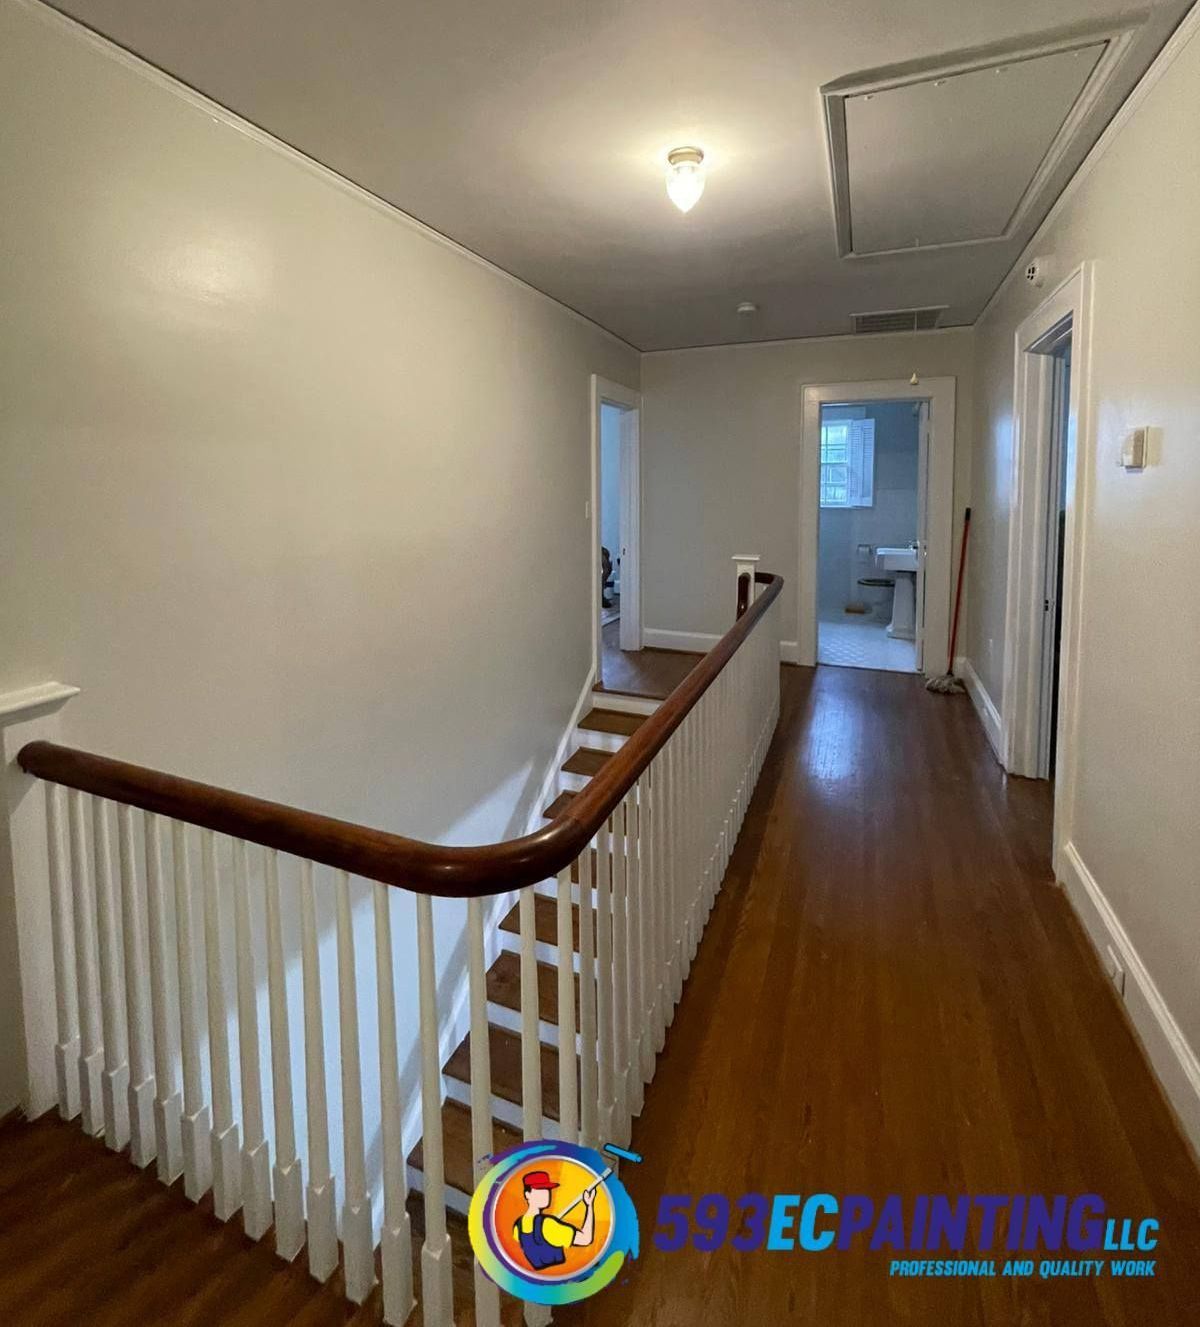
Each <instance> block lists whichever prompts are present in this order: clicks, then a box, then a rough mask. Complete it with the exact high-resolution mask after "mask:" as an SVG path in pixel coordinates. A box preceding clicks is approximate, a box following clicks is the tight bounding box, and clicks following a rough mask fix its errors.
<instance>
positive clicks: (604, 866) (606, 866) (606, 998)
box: [596, 818, 616, 1142]
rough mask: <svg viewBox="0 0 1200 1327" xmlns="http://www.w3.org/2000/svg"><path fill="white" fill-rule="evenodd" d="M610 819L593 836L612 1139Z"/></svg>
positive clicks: (607, 1127) (604, 1088)
mask: <svg viewBox="0 0 1200 1327" xmlns="http://www.w3.org/2000/svg"><path fill="white" fill-rule="evenodd" d="M612 837H613V822H612V820H611V818H610V819H609V820H608V821H607V822H606V823H605V825H604V827H603V828H602V829H601V831H600V833H599V834H598V835H597V836H596V850H597V855H596V1044H597V1050H598V1059H599V1065H600V1068H599V1098H600V1118H599V1125H600V1139H601V1141H602V1142H611V1141H612V1139H613V1138H615V1137H616V1131H615V1129H614V1127H613V1126H614V1122H615V1115H616V1102H615V1092H614V1077H615V1076H614V1073H613V950H612V940H613V930H612V928H613V919H612Z"/></svg>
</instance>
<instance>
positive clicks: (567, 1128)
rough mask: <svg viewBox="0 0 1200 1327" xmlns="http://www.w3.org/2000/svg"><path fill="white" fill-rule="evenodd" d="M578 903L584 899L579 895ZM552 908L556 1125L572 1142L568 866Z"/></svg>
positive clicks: (575, 1120) (575, 1127)
mask: <svg viewBox="0 0 1200 1327" xmlns="http://www.w3.org/2000/svg"><path fill="white" fill-rule="evenodd" d="M584 851H585V852H586V851H587V849H585V850H584ZM580 902H581V904H583V903H585V902H586V900H585V899H584V898H583V895H582V894H581V895H580ZM555 907H556V909H557V917H556V920H557V922H558V936H557V939H558V1124H559V1134H560V1136H561V1137H562V1138H565V1139H569V1140H571V1141H574V1140H575V1139H576V1138H578V1137H579V1068H578V1066H579V1061H578V1059H577V1058H576V1054H575V927H574V924H573V922H574V918H573V911H574V909H573V906H572V903H571V868H570V867H569V866H568V867H566V868H564V869H563V870H561V871H560V872H559V873H558V888H557V894H556V900H555Z"/></svg>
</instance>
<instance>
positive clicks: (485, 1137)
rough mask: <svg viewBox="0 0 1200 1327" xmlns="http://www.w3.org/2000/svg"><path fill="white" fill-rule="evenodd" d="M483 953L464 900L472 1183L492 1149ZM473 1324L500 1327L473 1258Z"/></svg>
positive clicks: (471, 909) (489, 1285)
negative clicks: (465, 913) (469, 1018)
mask: <svg viewBox="0 0 1200 1327" xmlns="http://www.w3.org/2000/svg"><path fill="white" fill-rule="evenodd" d="M484 961H485V960H484V951H483V900H482V899H477V898H471V899H468V900H467V978H468V982H469V985H470V999H471V1036H470V1043H471V1157H472V1160H473V1162H474V1169H473V1171H472V1174H473V1175H474V1177H475V1181H476V1183H478V1181H479V1180H480V1179H482V1178H483V1175H484V1173H485V1172H486V1170H487V1158H488V1157H489V1156H490V1155H491V1154H492V1152H493V1151H494V1150H495V1142H494V1139H493V1135H492V1053H491V1044H490V1042H489V1040H488V1013H487V972H486V970H485V967H484ZM474 1268H475V1322H476V1324H477V1327H500V1288H499V1287H498V1286H497V1285H496V1283H495V1282H494V1281H493V1280H492V1279H491V1277H489V1276H488V1275H487V1273H486V1272H485V1271H484V1270H483V1268H482V1267H481V1266H480V1264H479V1260H478V1259H475V1262H474Z"/></svg>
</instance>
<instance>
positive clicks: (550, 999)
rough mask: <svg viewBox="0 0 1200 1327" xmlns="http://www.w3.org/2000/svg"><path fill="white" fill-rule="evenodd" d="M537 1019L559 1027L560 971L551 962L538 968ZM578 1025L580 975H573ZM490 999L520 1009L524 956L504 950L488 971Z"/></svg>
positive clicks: (510, 1007)
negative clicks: (522, 959)
mask: <svg viewBox="0 0 1200 1327" xmlns="http://www.w3.org/2000/svg"><path fill="white" fill-rule="evenodd" d="M537 979H538V1017H539V1018H540V1019H541V1020H542V1021H543V1022H544V1023H553V1024H554V1025H555V1026H556V1027H557V1026H558V969H557V968H556V967H554V965H553V964H551V963H539V964H538V965H537ZM574 986H575V1026H576V1027H578V1026H579V976H578V974H575V976H574ZM487 997H488V999H489V1000H491V1001H492V1003H493V1004H498V1005H500V1006H501V1007H502V1008H504V1009H515V1010H516V1011H517V1012H520V1009H521V956H520V955H519V954H514V953H511V952H510V951H509V950H507V949H506V950H505V951H504V952H503V953H502V954H501V955H500V956H499V958H497V959H496V961H495V962H494V963H493V964H492V966H491V967H490V968H489V969H488V974H487Z"/></svg>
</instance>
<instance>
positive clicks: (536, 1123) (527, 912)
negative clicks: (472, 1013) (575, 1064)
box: [518, 885, 542, 1138]
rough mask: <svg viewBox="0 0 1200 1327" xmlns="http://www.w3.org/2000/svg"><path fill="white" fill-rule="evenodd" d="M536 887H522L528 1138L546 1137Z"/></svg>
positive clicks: (523, 1078)
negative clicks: (538, 979)
mask: <svg viewBox="0 0 1200 1327" xmlns="http://www.w3.org/2000/svg"><path fill="white" fill-rule="evenodd" d="M535 907H536V902H535V895H534V892H533V886H532V885H527V886H526V887H525V888H524V889H523V890H521V893H520V896H519V901H518V914H519V916H520V923H521V1123H522V1126H523V1128H524V1133H525V1137H526V1138H541V1137H542V1042H541V1034H540V1031H539V1028H538V982H537V929H536V928H537V921H536V912H535Z"/></svg>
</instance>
